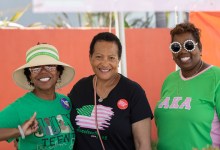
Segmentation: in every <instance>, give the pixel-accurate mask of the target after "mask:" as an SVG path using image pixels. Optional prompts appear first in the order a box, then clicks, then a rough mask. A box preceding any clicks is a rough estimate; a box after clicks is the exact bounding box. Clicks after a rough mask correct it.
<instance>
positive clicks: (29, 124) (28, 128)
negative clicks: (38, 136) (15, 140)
mask: <svg viewBox="0 0 220 150" xmlns="http://www.w3.org/2000/svg"><path fill="white" fill-rule="evenodd" d="M36 115H37V113H36V112H35V113H34V114H33V116H32V117H31V118H30V119H29V120H27V121H26V122H25V123H24V124H23V125H22V127H21V128H22V130H23V132H24V135H25V136H26V135H30V134H32V133H34V132H36V131H37V129H38V122H37V120H36Z"/></svg>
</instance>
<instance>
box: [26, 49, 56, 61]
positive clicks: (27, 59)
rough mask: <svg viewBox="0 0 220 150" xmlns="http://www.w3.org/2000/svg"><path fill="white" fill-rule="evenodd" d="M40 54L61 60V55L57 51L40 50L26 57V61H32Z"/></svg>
mask: <svg viewBox="0 0 220 150" xmlns="http://www.w3.org/2000/svg"><path fill="white" fill-rule="evenodd" d="M39 55H47V56H50V57H52V58H54V59H56V60H59V56H58V55H57V53H55V52H53V51H51V50H38V51H35V52H33V53H31V54H29V55H28V56H27V58H26V62H27V63H28V62H30V61H31V60H32V59H33V58H34V57H36V56H39Z"/></svg>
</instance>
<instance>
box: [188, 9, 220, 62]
mask: <svg viewBox="0 0 220 150" xmlns="http://www.w3.org/2000/svg"><path fill="white" fill-rule="evenodd" d="M190 22H192V23H194V24H195V25H196V26H197V27H198V28H200V29H201V42H202V46H203V48H202V59H203V60H204V61H206V62H207V63H209V64H212V65H216V66H220V44H219V43H220V41H219V39H220V12H192V13H190Z"/></svg>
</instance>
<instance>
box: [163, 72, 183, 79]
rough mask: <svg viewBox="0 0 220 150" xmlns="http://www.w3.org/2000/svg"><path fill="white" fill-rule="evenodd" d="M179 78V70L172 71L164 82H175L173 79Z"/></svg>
mask: <svg viewBox="0 0 220 150" xmlns="http://www.w3.org/2000/svg"><path fill="white" fill-rule="evenodd" d="M179 77H180V70H177V71H173V72H171V73H170V74H168V75H167V77H166V78H165V80H164V82H165V81H169V80H175V79H177V78H179Z"/></svg>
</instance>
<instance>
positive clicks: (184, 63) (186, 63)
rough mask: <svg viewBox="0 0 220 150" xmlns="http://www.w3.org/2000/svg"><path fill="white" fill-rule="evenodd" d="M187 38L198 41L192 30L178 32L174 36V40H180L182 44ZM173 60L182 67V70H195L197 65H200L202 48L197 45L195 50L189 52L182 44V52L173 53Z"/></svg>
mask: <svg viewBox="0 0 220 150" xmlns="http://www.w3.org/2000/svg"><path fill="white" fill-rule="evenodd" d="M186 40H192V41H194V42H196V41H195V39H194V37H193V36H192V34H191V33H190V32H186V33H181V34H176V35H175V36H174V37H173V42H179V43H180V44H181V45H183V43H184V42H185V41H186ZM173 60H174V61H175V62H176V64H177V65H178V66H179V67H180V68H181V70H182V72H184V71H187V72H189V71H190V72H191V71H192V72H194V71H195V69H196V66H198V65H199V63H200V61H201V50H200V49H199V48H198V46H197V45H196V46H195V50H193V51H191V52H189V51H187V50H185V49H184V48H183V46H182V49H181V50H180V52H178V53H173Z"/></svg>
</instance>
